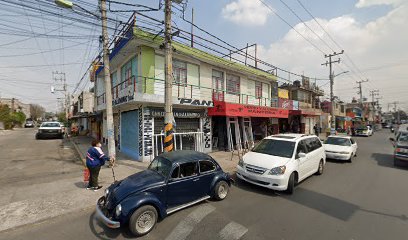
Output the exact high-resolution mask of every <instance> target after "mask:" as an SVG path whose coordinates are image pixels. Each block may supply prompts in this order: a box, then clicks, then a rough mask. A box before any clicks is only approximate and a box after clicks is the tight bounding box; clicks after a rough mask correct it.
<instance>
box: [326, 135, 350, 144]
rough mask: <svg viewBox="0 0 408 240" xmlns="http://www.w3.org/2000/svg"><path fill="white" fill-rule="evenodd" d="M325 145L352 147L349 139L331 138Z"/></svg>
mask: <svg viewBox="0 0 408 240" xmlns="http://www.w3.org/2000/svg"><path fill="white" fill-rule="evenodd" d="M324 143H325V144H330V145H338V146H351V143H350V140H349V139H348V138H335V137H329V138H327V140H326V141H325V142H324Z"/></svg>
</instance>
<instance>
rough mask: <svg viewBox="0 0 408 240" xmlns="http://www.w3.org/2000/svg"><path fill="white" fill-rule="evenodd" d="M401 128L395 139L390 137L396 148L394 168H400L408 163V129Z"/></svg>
mask: <svg viewBox="0 0 408 240" xmlns="http://www.w3.org/2000/svg"><path fill="white" fill-rule="evenodd" d="M401 126H402V125H401ZM401 126H400V128H399V129H398V132H397V135H396V136H395V138H394V137H390V140H391V142H392V145H393V146H394V166H399V165H400V164H401V162H405V163H408V128H407V127H406V126H404V127H401Z"/></svg>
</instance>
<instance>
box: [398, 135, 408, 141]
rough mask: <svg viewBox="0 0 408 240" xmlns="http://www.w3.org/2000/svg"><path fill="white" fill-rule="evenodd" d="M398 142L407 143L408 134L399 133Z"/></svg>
mask: <svg viewBox="0 0 408 240" xmlns="http://www.w3.org/2000/svg"><path fill="white" fill-rule="evenodd" d="M398 142H404V143H408V133H401V134H400V135H399V137H398Z"/></svg>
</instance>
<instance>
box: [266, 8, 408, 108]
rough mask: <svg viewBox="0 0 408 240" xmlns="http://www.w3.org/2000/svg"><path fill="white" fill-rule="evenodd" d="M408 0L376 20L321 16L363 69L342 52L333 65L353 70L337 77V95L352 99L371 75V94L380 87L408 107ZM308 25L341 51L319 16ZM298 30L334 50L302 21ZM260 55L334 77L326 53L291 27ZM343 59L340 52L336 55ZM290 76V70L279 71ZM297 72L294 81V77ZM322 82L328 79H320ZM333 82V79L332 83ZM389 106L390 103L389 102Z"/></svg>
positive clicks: (289, 66) (387, 97) (279, 63)
mask: <svg viewBox="0 0 408 240" xmlns="http://www.w3.org/2000/svg"><path fill="white" fill-rule="evenodd" d="M407 12H408V4H402V5H400V6H397V7H395V8H394V9H393V10H392V11H390V12H389V13H388V14H387V15H385V16H383V17H380V18H378V19H376V20H373V21H371V22H369V23H367V24H363V23H360V22H359V21H358V20H356V19H355V18H354V17H352V16H348V15H345V16H341V17H337V18H334V19H328V20H327V19H318V21H319V23H320V24H321V25H322V26H324V27H325V29H326V31H327V32H329V34H330V36H332V38H333V39H335V41H336V42H337V43H338V44H340V46H342V47H343V48H344V50H345V52H346V53H347V54H348V56H349V57H350V58H351V59H352V61H353V62H354V63H355V64H356V65H357V66H358V68H359V69H360V70H361V71H363V74H354V73H353V72H351V70H350V69H352V70H354V71H357V70H355V68H354V67H353V63H352V62H351V61H350V60H349V59H348V58H347V56H345V55H340V56H339V57H340V58H341V61H342V63H341V64H335V65H333V68H334V71H335V73H340V72H341V71H343V70H350V72H351V74H345V75H342V76H341V77H340V76H339V77H338V78H336V81H335V95H338V96H340V97H341V98H342V99H343V100H345V101H349V100H350V99H351V98H352V97H353V96H356V95H357V94H356V91H357V90H356V89H353V87H356V83H355V82H356V80H360V77H362V78H369V79H370V81H369V83H366V84H364V89H365V90H364V92H365V94H364V95H365V96H366V97H369V96H368V90H369V89H380V94H381V95H382V96H383V100H382V101H383V102H384V103H385V104H386V103H388V102H391V101H394V100H396V101H400V102H403V103H404V104H405V106H404V107H405V108H407V107H408V100H407V99H406V89H408V81H406V79H408V74H407V73H406V68H407V67H408V57H407V56H408V48H407V47H405V46H406V43H407V42H408V32H407V31H403V29H405V28H406V22H408V15H407V14H406V13H407ZM307 24H308V25H309V26H310V27H311V28H312V29H313V30H314V31H315V32H316V33H317V34H318V35H319V36H320V37H321V38H323V39H324V41H325V42H326V43H328V44H329V45H330V46H331V48H333V50H335V51H340V50H342V49H338V47H336V45H335V44H334V43H333V42H331V40H330V38H329V37H328V36H327V34H326V33H325V32H324V31H323V30H322V29H321V28H320V27H319V26H318V25H317V24H316V23H315V22H314V21H313V20H311V21H309V22H307ZM295 29H296V30H297V31H298V32H300V33H302V34H303V35H305V36H307V37H308V39H310V40H311V41H312V42H313V43H315V45H317V46H318V47H319V48H321V49H322V50H323V51H324V52H325V53H330V52H332V50H330V49H329V48H328V47H327V46H325V45H324V44H323V43H322V42H321V41H320V40H319V39H318V37H316V35H315V34H313V33H311V32H310V30H309V29H307V28H306V27H305V26H304V25H303V24H302V23H300V24H298V25H296V26H295ZM259 51H260V53H259V56H260V57H261V58H263V59H266V60H267V61H268V62H271V63H274V64H276V65H277V66H280V67H282V68H285V69H289V70H291V71H293V72H297V73H304V74H305V75H306V76H310V75H312V74H313V75H312V76H311V77H314V76H317V77H325V76H326V78H327V77H328V75H329V70H328V68H326V67H323V66H321V65H320V64H321V63H323V62H325V61H326V59H325V58H324V56H323V54H322V53H321V52H319V51H318V50H316V49H315V48H314V47H313V46H311V45H310V44H309V43H308V42H306V41H305V40H304V39H303V38H302V37H301V36H299V35H298V34H297V33H296V32H295V31H294V30H290V31H289V32H288V33H287V34H286V35H285V36H284V37H283V38H282V39H281V40H279V41H277V42H274V43H272V44H270V45H269V46H261V47H259ZM335 59H337V57H336V58H335ZM279 74H281V76H282V77H285V78H288V75H287V74H284V73H279V72H278V75H279ZM293 78H294V77H293V76H292V77H291V80H293ZM317 83H318V85H322V84H324V83H326V82H324V81H321V82H317ZM326 87H328V84H326ZM325 90H326V93H328V88H326V89H325ZM385 106H386V105H385Z"/></svg>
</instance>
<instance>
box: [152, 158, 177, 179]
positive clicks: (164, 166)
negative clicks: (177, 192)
mask: <svg viewBox="0 0 408 240" xmlns="http://www.w3.org/2000/svg"><path fill="white" fill-rule="evenodd" d="M171 165H172V164H171V162H170V161H169V160H167V159H165V158H162V157H156V158H155V159H153V161H152V163H150V166H149V168H148V169H149V170H153V171H156V172H158V173H159V174H161V175H163V176H164V177H167V176H169V173H170V171H171Z"/></svg>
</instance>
